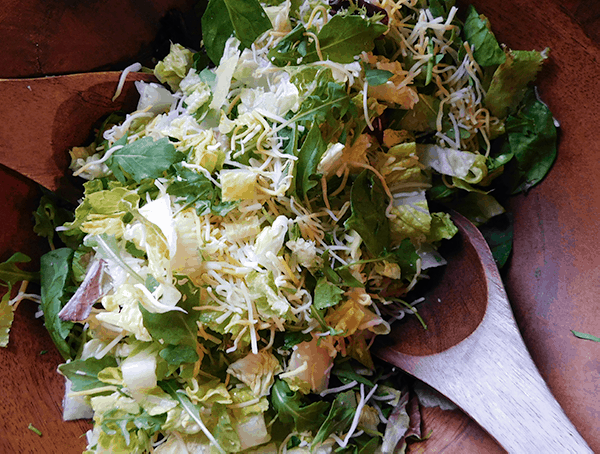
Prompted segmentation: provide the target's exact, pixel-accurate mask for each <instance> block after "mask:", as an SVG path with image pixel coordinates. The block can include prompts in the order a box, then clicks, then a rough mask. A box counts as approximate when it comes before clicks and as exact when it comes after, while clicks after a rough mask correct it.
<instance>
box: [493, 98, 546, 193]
mask: <svg viewBox="0 0 600 454" xmlns="http://www.w3.org/2000/svg"><path fill="white" fill-rule="evenodd" d="M506 132H507V139H508V140H507V142H506V143H505V147H504V149H503V152H505V151H506V150H505V149H506V147H508V148H509V149H510V153H512V154H513V155H514V159H512V160H511V161H510V162H509V163H508V164H506V166H505V171H504V174H503V176H502V177H501V178H502V181H503V182H504V184H505V185H506V186H507V187H508V191H509V193H510V194H518V193H520V192H523V191H527V190H529V189H530V188H532V187H533V186H535V185H536V184H538V183H539V182H540V181H541V180H542V179H543V178H544V176H545V175H546V174H547V173H548V171H549V170H550V168H551V167H552V165H553V164H554V161H555V159H556V140H557V132H556V126H555V125H554V118H553V117H552V112H550V109H548V106H546V105H545V104H544V103H542V102H541V101H539V100H538V99H537V97H536V95H535V92H534V90H533V89H530V90H529V91H528V92H527V94H526V95H525V98H524V99H523V102H522V104H521V106H520V108H519V110H518V112H517V113H516V114H515V115H514V116H513V115H511V116H509V117H508V118H507V119H506Z"/></svg>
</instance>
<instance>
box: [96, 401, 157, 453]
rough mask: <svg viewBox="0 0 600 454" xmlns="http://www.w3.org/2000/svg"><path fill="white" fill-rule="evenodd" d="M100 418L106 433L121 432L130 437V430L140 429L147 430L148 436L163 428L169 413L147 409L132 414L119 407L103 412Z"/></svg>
mask: <svg viewBox="0 0 600 454" xmlns="http://www.w3.org/2000/svg"><path fill="white" fill-rule="evenodd" d="M100 419H101V427H102V431H103V432H104V433H106V434H114V433H115V432H121V433H122V434H123V436H124V437H129V431H130V430H135V429H138V430H144V431H145V432H147V435H146V436H148V435H152V434H154V433H156V432H158V431H159V430H161V428H162V426H163V424H164V423H165V421H166V419H167V414H166V413H164V414H160V415H150V414H148V412H147V411H146V410H142V411H141V412H140V413H137V414H132V413H127V412H125V411H123V410H121V409H119V408H114V409H112V410H109V411H107V412H106V413H102V416H101V418H100ZM128 429H129V430H128ZM126 439H127V438H126ZM131 448H133V447H131Z"/></svg>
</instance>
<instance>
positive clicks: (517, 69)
mask: <svg viewBox="0 0 600 454" xmlns="http://www.w3.org/2000/svg"><path fill="white" fill-rule="evenodd" d="M546 54H547V52H546V51H545V52H537V51H523V50H515V51H513V50H507V51H506V61H505V62H504V63H502V64H501V65H500V66H498V68H497V69H496V71H495V72H494V75H493V77H492V81H491V83H490V87H489V88H488V91H487V94H486V96H485V99H484V104H485V106H486V107H487V108H488V109H489V110H490V112H491V113H492V115H494V116H496V117H498V118H504V117H506V116H507V115H508V114H509V113H511V112H514V111H515V110H516V108H517V106H518V105H519V103H520V102H521V101H522V100H523V97H524V96H525V93H526V91H527V86H528V85H529V84H530V83H531V82H533V81H534V80H535V77H536V75H537V73H538V72H539V71H540V69H542V64H543V63H544V60H545V59H546V58H547V56H546Z"/></svg>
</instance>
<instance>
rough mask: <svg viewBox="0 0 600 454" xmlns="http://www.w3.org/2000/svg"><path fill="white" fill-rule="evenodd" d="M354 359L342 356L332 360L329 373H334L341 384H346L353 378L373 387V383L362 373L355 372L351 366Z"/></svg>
mask: <svg viewBox="0 0 600 454" xmlns="http://www.w3.org/2000/svg"><path fill="white" fill-rule="evenodd" d="M353 362H354V360H352V359H350V358H344V359H342V360H339V361H336V362H334V365H333V369H331V373H332V374H333V375H335V376H336V377H337V378H338V379H339V380H340V381H341V382H342V383H343V384H348V383H350V382H351V381H353V380H356V381H357V382H358V383H362V384H364V385H366V386H369V387H371V388H372V387H373V386H375V383H373V382H372V381H371V380H369V379H368V378H366V377H365V376H364V375H361V374H359V373H357V372H356V371H355V370H354V367H352V364H353Z"/></svg>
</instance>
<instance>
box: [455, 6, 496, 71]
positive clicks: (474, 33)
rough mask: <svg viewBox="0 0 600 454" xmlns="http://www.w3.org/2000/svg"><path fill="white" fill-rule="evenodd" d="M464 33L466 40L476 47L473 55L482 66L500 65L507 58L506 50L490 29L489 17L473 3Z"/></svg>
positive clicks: (468, 13)
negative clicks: (481, 13) (477, 9)
mask: <svg viewBox="0 0 600 454" xmlns="http://www.w3.org/2000/svg"><path fill="white" fill-rule="evenodd" d="M463 35H464V39H465V41H467V42H468V43H469V44H470V45H472V46H474V47H475V50H474V51H473V56H474V57H475V61H477V63H479V64H480V65H481V66H493V65H500V64H502V63H504V61H505V60H506V55H504V51H503V50H502V49H501V48H500V44H498V41H497V40H496V37H495V36H494V34H493V33H492V31H491V29H490V24H489V21H488V19H487V18H486V17H485V16H484V15H480V14H479V13H477V11H476V10H475V7H473V5H470V6H469V9H468V10H467V19H466V20H465V25H464V28H463Z"/></svg>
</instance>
